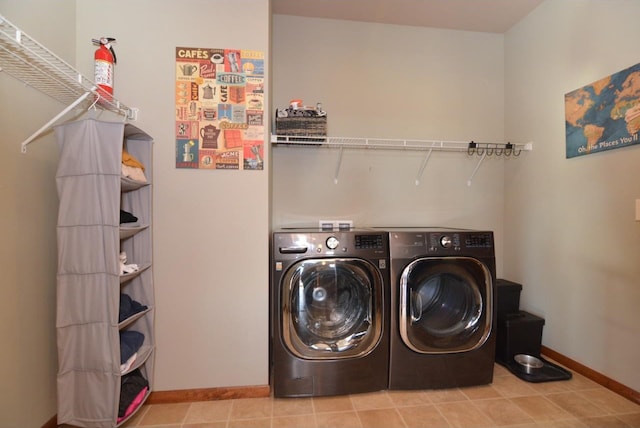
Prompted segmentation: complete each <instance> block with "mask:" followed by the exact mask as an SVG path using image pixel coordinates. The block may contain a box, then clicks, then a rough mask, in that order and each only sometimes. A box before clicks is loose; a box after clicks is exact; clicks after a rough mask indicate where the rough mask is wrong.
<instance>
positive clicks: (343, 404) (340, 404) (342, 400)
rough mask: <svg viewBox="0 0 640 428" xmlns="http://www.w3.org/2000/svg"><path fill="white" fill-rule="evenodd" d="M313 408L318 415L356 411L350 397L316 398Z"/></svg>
mask: <svg viewBox="0 0 640 428" xmlns="http://www.w3.org/2000/svg"><path fill="white" fill-rule="evenodd" d="M313 408H314V410H315V412H316V413H324V412H346V411H350V410H354V408H353V403H352V402H351V398H349V396H348V395H345V396H338V397H314V398H313Z"/></svg>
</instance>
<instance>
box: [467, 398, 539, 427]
mask: <svg viewBox="0 0 640 428" xmlns="http://www.w3.org/2000/svg"><path fill="white" fill-rule="evenodd" d="M473 404H474V406H476V407H477V408H478V409H480V411H481V412H482V413H484V414H485V415H486V416H488V417H489V419H491V420H492V421H493V422H495V425H496V426H505V425H515V424H525V423H532V422H534V420H533V418H531V416H529V415H527V414H526V413H525V412H524V411H522V409H520V407H518V406H517V405H515V404H514V403H512V402H511V401H510V400H508V399H506V398H495V399H490V400H477V401H474V402H473Z"/></svg>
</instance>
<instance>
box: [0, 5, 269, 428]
mask: <svg viewBox="0 0 640 428" xmlns="http://www.w3.org/2000/svg"><path fill="white" fill-rule="evenodd" d="M36 12H37V13H36ZM0 14H2V15H6V17H7V18H8V19H9V20H11V21H12V22H13V23H14V24H16V25H17V26H18V27H20V28H22V29H23V30H24V31H26V32H27V33H28V34H30V35H32V36H33V37H34V38H36V39H37V40H38V41H40V42H41V43H43V44H44V45H46V46H47V47H48V48H50V49H51V50H52V51H54V52H56V53H57V54H58V55H60V56H62V57H63V58H64V59H65V60H67V62H69V63H71V64H73V65H75V66H76V68H77V69H78V70H79V71H80V72H81V73H82V74H84V75H85V76H87V77H89V78H92V76H93V68H92V67H93V62H92V58H93V51H94V50H95V47H94V46H93V45H92V44H91V38H95V37H99V36H103V35H104V36H112V37H115V38H116V39H117V44H116V45H115V49H116V52H117V54H118V65H117V66H116V78H115V79H116V97H118V98H120V99H121V100H122V102H124V103H126V104H127V105H129V106H132V107H137V108H139V109H140V113H139V120H138V121H137V122H135V125H137V126H139V127H141V128H143V129H144V130H145V131H147V132H148V133H149V134H150V135H152V136H153V137H154V138H155V148H154V172H155V177H154V178H155V181H154V218H153V221H154V252H155V254H154V257H155V259H154V261H155V264H154V276H155V282H156V302H155V304H156V329H157V337H156V339H157V340H156V342H157V345H158V347H157V357H156V388H157V389H158V390H171V389H182V388H199V387H202V388H209V387H217V386H234V385H265V384H267V383H268V328H267V326H268V305H267V301H268V297H267V293H268V246H267V242H268V237H269V234H268V232H269V200H268V197H269V193H268V186H269V178H268V177H269V170H268V161H269V159H268V158H267V159H266V160H267V168H266V169H265V170H264V171H246V172H241V171H187V170H177V169H175V167H174V165H175V161H174V153H175V142H174V140H173V135H174V102H175V100H174V89H173V88H174V82H175V71H174V70H175V61H174V58H175V57H174V55H175V47H176V46H195V47H223V48H240V49H255V50H260V51H263V52H264V53H265V55H266V56H267V58H268V55H269V23H270V2H265V1H262V0H226V1H223V0H218V1H216V2H215V3H212V2H206V1H200V0H190V1H182V2H174V3H173V4H163V5H162V7H161V8H157V2H153V1H137V2H133V3H132V2H128V1H113V2H110V3H109V6H108V7H105V5H104V2H99V1H82V2H75V1H66V2H55V3H54V2H47V1H38V0H30V1H28V2H9V1H4V0H0ZM52 17H55V19H52ZM267 66H268V61H267ZM0 88H1V90H2V97H0V106H1V109H2V115H1V118H2V119H1V120H2V126H1V127H0V129H2V133H3V135H2V141H3V143H2V145H1V149H2V156H1V157H0V162H2V163H1V166H2V167H1V168H0V171H2V172H1V174H2V181H1V184H0V192H2V194H1V196H2V197H1V198H0V200H1V201H2V202H0V203H2V210H1V211H2V232H3V233H2V235H3V236H4V237H5V238H4V239H3V240H2V243H3V245H2V257H1V258H0V259H1V260H2V267H3V277H4V278H5V279H4V280H3V281H2V284H3V291H4V293H5V297H4V298H3V299H0V301H1V302H2V311H1V313H2V320H3V323H2V325H3V327H2V343H3V344H4V345H3V350H4V351H3V352H2V355H1V356H0V363H1V364H0V366H1V367H2V369H1V370H2V373H1V376H2V379H3V381H2V385H3V387H2V389H1V391H2V392H1V394H2V396H1V397H0V403H1V404H0V405H1V406H2V407H1V411H0V418H1V419H0V426H3V427H5V426H6V427H11V428H13V427H16V428H18V427H20V428H22V427H25V426H34V427H35V426H40V425H42V424H43V423H45V422H46V421H47V420H49V419H50V418H51V417H52V416H53V415H54V414H55V412H56V402H55V376H56V370H57V360H56V348H55V274H56V237H55V224H56V215H57V214H56V213H57V196H56V188H55V169H56V166H57V147H56V144H55V139H54V137H53V135H51V134H50V135H46V136H44V137H43V138H41V139H39V140H37V141H36V142H34V143H32V144H31V145H30V146H29V153H28V154H27V155H22V154H21V153H20V142H21V141H22V140H24V139H25V138H27V137H28V136H29V135H31V133H32V132H33V131H35V130H37V129H38V128H39V127H40V126H42V125H43V124H44V123H45V122H46V121H48V120H49V119H50V118H52V117H53V116H54V115H55V114H57V113H58V112H59V111H61V110H62V109H63V108H64V107H66V106H65V105H61V104H59V103H57V102H55V101H53V100H51V99H49V98H48V97H46V96H44V95H42V94H40V93H39V92H37V91H34V90H31V89H29V88H26V87H24V86H23V85H22V84H21V83H19V82H17V81H15V80H14V79H11V78H10V77H8V76H6V75H3V74H0ZM267 101H268V100H267ZM268 105H269V103H268V102H267V106H268ZM269 115H270V112H269V110H268V109H267V111H266V117H269ZM101 117H102V118H105V119H113V117H112V116H110V115H105V116H101Z"/></svg>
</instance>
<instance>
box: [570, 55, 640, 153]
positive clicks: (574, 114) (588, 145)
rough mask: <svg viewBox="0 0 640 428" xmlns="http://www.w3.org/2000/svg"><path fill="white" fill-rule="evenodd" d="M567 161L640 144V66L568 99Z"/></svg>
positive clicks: (591, 85) (610, 77)
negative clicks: (639, 134)
mask: <svg viewBox="0 0 640 428" xmlns="http://www.w3.org/2000/svg"><path fill="white" fill-rule="evenodd" d="M564 104H565V124H566V134H567V138H566V144H567V159H568V158H572V157H576V156H583V155H588V154H591V153H598V152H602V151H605V150H612V149H618V148H621V147H628V146H631V145H634V144H639V143H640V137H639V136H638V133H639V132H640V64H636V65H634V66H632V67H629V68H627V69H625V70H622V71H619V72H617V73H615V74H612V75H611V76H608V77H605V78H603V79H600V80H598V81H596V82H593V83H591V84H589V85H587V86H584V87H582V88H579V89H576V90H575V91H571V92H569V93H568V94H565V96H564Z"/></svg>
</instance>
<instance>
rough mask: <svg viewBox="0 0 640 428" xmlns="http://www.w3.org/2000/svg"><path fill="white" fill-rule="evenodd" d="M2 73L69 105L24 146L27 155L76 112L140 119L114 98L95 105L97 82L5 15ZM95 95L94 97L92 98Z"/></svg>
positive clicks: (0, 24)
mask: <svg viewBox="0 0 640 428" xmlns="http://www.w3.org/2000/svg"><path fill="white" fill-rule="evenodd" d="M0 72H6V73H7V74H9V75H11V76H13V77H14V78H16V79H18V80H20V81H22V82H23V83H24V84H26V85H28V86H31V87H32V88H34V89H36V90H38V91H40V92H42V93H43V94H45V95H47V96H49V97H51V98H53V99H54V100H56V101H58V102H60V103H62V104H67V105H68V107H67V108H66V109H64V110H63V111H62V112H61V113H60V114H58V115H57V116H56V117H54V118H53V119H52V120H51V121H50V122H49V123H47V124H46V125H45V126H44V127H42V128H40V129H39V130H38V131H37V132H36V133H35V134H33V135H32V136H31V137H29V138H28V139H27V140H26V141H25V142H23V143H22V152H23V153H24V152H26V145H27V144H29V143H30V142H31V141H33V140H34V139H35V138H37V136H38V135H40V134H41V133H42V132H44V131H45V130H46V129H47V128H48V127H49V126H51V125H52V124H53V123H54V122H55V121H57V120H58V119H60V118H61V117H62V116H63V115H65V114H66V113H68V112H69V111H70V110H72V109H73V108H90V107H93V106H94V105H96V104H97V107H100V108H101V109H103V110H108V111H111V112H114V113H117V114H120V115H123V116H124V117H125V119H128V120H136V119H137V112H138V110H137V109H135V108H129V107H127V106H126V105H124V104H122V103H121V102H120V101H118V100H117V99H115V98H111V99H106V98H105V97H100V99H99V102H98V103H96V102H95V101H96V96H97V95H98V91H97V88H98V86H97V85H96V84H95V83H94V82H92V81H91V80H89V79H87V78H86V77H84V76H83V75H82V74H80V73H79V72H78V71H77V70H76V69H75V68H73V67H72V66H71V65H69V64H68V63H67V62H65V61H64V60H63V59H61V58H60V57H58V56H57V55H55V54H54V53H53V52H51V51H50V50H48V49H47V48H45V47H44V46H42V45H41V44H40V43H38V42H37V41H36V40H34V39H33V38H31V37H29V36H28V35H27V34H25V33H24V32H23V31H22V30H20V29H19V28H17V27H16V26H15V25H13V24H12V23H11V22H9V21H8V20H7V19H6V18H4V16H2V15H0ZM92 94H93V95H94V96H89V95H92Z"/></svg>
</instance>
